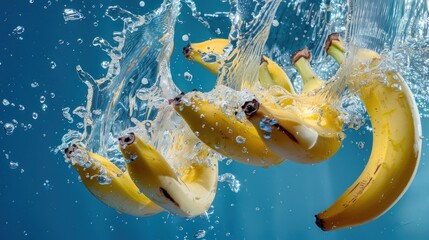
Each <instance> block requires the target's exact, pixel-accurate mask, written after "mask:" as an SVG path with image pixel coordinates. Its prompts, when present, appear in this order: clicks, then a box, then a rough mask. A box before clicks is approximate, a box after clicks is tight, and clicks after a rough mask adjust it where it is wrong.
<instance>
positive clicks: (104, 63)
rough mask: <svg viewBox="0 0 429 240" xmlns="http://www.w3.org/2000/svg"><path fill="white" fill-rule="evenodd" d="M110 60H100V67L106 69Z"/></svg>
mask: <svg viewBox="0 0 429 240" xmlns="http://www.w3.org/2000/svg"><path fill="white" fill-rule="evenodd" d="M109 64H110V62H109V61H102V62H101V67H102V68H104V69H107V68H108V67H109Z"/></svg>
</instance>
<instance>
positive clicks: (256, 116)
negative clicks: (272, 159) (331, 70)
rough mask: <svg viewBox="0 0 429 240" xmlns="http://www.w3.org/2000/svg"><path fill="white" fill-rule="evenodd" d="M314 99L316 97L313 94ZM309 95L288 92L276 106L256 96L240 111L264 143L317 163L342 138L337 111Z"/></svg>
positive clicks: (284, 155)
mask: <svg viewBox="0 0 429 240" xmlns="http://www.w3.org/2000/svg"><path fill="white" fill-rule="evenodd" d="M316 99H318V98H316ZM316 99H313V98H312V97H311V96H306V95H297V96H289V98H288V99H287V100H285V99H283V100H282V101H283V103H285V102H286V101H289V102H290V104H289V105H286V106H276V105H274V104H269V103H265V104H264V103H259V102H258V101H257V100H256V99H254V100H252V101H248V102H246V103H245V104H244V105H243V107H242V108H243V110H244V113H245V114H246V116H247V118H248V119H249V121H250V122H251V123H252V124H253V126H255V128H256V129H257V131H258V134H259V135H260V136H261V137H262V139H263V141H264V143H265V144H266V145H267V146H268V147H269V148H270V149H271V150H272V151H273V152H274V153H276V154H277V155H279V156H281V157H282V158H284V159H288V160H292V161H295V162H299V163H306V164H308V163H317V162H320V161H323V160H326V159H328V158H330V157H331V156H332V155H334V154H335V153H336V152H337V151H338V149H339V147H340V146H341V142H342V134H343V133H342V131H341V128H342V125H343V122H342V121H341V120H340V118H339V112H338V111H337V110H336V109H335V108H333V107H332V106H331V105H330V104H329V103H325V104H321V101H320V100H319V101H316Z"/></svg>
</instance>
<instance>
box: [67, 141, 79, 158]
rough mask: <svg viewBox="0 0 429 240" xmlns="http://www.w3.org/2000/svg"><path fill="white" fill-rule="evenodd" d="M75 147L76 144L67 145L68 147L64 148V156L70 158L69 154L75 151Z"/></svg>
mask: <svg viewBox="0 0 429 240" xmlns="http://www.w3.org/2000/svg"><path fill="white" fill-rule="evenodd" d="M76 149H77V145H76V144H73V145H71V146H70V147H68V148H66V149H64V153H65V154H66V157H67V158H70V156H71V154H72V153H73V152H74V151H76Z"/></svg>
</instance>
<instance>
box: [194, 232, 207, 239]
mask: <svg viewBox="0 0 429 240" xmlns="http://www.w3.org/2000/svg"><path fill="white" fill-rule="evenodd" d="M205 236H206V231H205V230H198V231H197V232H196V233H195V234H194V238H196V239H200V238H203V237H205Z"/></svg>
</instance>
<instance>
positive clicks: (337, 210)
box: [316, 34, 422, 231]
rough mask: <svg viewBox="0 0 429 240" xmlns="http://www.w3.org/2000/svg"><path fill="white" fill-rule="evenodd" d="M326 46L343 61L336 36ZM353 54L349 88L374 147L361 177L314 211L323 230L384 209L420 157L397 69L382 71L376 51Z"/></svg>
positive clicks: (417, 130) (411, 107) (415, 122)
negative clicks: (367, 123) (364, 112)
mask: <svg viewBox="0 0 429 240" xmlns="http://www.w3.org/2000/svg"><path fill="white" fill-rule="evenodd" d="M326 50H327V52H328V54H329V55H331V56H333V57H334V58H335V59H336V60H337V61H338V62H339V63H340V64H341V63H343V62H344V61H345V56H344V53H345V50H344V48H343V46H342V43H341V41H340V39H339V36H338V34H333V35H331V36H330V37H329V39H328V42H327V45H326ZM354 55H355V58H354V60H355V61H354V62H352V63H348V62H346V63H345V65H346V67H351V68H352V73H351V76H350V79H349V80H348V81H349V87H350V88H352V89H353V90H355V91H356V92H357V93H358V95H359V97H360V98H361V100H362V102H363V104H364V105H365V107H366V110H367V112H368V114H369V117H370V120H371V124H372V128H373V145H372V150H371V156H370V159H369V160H368V163H367V165H366V167H365V169H364V170H363V172H362V173H361V175H360V176H359V178H358V179H357V180H356V181H355V182H354V183H353V184H352V185H351V186H350V187H349V188H348V189H347V190H346V191H345V192H344V193H343V195H342V196H340V197H339V198H338V199H337V200H336V202H335V203H334V204H333V205H332V206H330V207H329V208H328V209H327V210H325V211H323V212H322V213H319V214H317V215H316V224H317V225H318V226H319V227H320V228H321V229H322V230H325V231H329V230H334V229H340V228H345V227H350V226H356V225H360V224H363V223H365V222H368V221H371V220H373V219H375V218H377V217H379V216H381V215H382V214H383V213H385V212H386V211H388V210H389V209H390V208H391V207H392V206H393V205H394V204H395V203H396V202H397V201H398V200H399V199H400V197H401V196H402V195H403V194H404V192H405V191H406V189H407V188H408V186H409V185H410V183H411V182H412V180H413V178H414V175H415V173H416V170H417V167H418V163H419V159H420V152H421V144H422V141H421V126H420V117H419V113H418V109H417V107H416V104H415V102H414V98H413V95H412V93H411V91H410V89H409V88H408V86H407V84H406V83H405V82H404V80H403V79H402V77H401V75H399V73H397V72H392V71H389V70H383V69H380V66H379V65H380V64H381V62H382V61H383V59H382V57H381V56H380V55H378V54H377V53H376V52H373V51H371V50H368V49H358V50H357V52H356V53H355V54H354ZM347 64H348V65H347Z"/></svg>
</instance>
